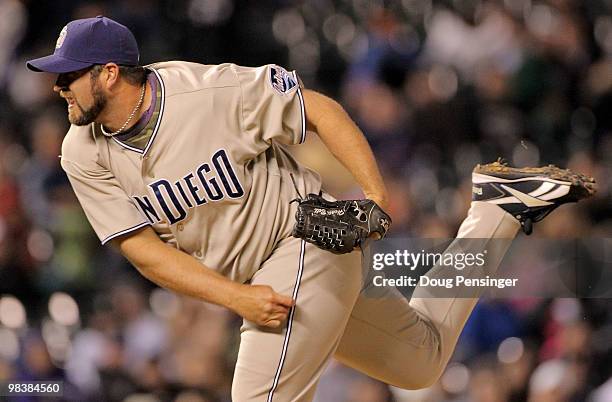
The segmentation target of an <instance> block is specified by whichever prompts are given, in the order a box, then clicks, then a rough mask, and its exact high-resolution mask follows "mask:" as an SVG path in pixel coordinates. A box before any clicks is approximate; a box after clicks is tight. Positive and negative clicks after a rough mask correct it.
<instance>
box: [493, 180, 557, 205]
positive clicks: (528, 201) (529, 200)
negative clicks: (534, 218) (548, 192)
mask: <svg viewBox="0 0 612 402" xmlns="http://www.w3.org/2000/svg"><path fill="white" fill-rule="evenodd" d="M501 188H503V189H504V190H506V191H507V192H509V193H510V194H512V195H513V196H515V197H516V198H518V199H519V201H521V202H522V203H523V204H525V205H527V206H528V207H545V206H547V205H551V204H552V202H548V201H542V200H540V199H538V198H535V197H532V196H530V195H529V194H525V193H523V192H521V191H518V190H516V189H514V188H512V187H508V186H506V185H503V184H501Z"/></svg>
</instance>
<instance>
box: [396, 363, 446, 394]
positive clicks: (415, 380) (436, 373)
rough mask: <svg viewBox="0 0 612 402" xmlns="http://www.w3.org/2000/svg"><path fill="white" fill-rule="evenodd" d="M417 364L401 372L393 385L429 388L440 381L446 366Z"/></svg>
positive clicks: (409, 387) (412, 388)
mask: <svg viewBox="0 0 612 402" xmlns="http://www.w3.org/2000/svg"><path fill="white" fill-rule="evenodd" d="M415 366H416V367H412V368H411V369H410V370H406V371H404V372H403V373H401V376H400V377H398V378H397V379H396V380H397V381H394V383H393V384H391V385H394V386H396V387H398V388H402V389H406V390H415V389H422V388H428V387H431V386H432V385H433V384H434V383H435V382H436V381H438V379H439V378H440V376H441V375H442V372H443V371H444V367H442V366H441V365H438V364H431V365H415Z"/></svg>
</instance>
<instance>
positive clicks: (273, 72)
mask: <svg viewBox="0 0 612 402" xmlns="http://www.w3.org/2000/svg"><path fill="white" fill-rule="evenodd" d="M270 84H271V85H272V88H274V89H276V90H277V91H278V92H280V93H281V94H286V93H287V92H289V91H291V89H293V88H294V87H296V86H297V84H298V83H297V80H296V79H295V77H294V76H293V75H292V74H291V73H289V72H287V70H285V69H284V68H282V67H279V66H271V67H270Z"/></svg>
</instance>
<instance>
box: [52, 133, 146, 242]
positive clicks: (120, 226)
mask: <svg viewBox="0 0 612 402" xmlns="http://www.w3.org/2000/svg"><path fill="white" fill-rule="evenodd" d="M65 142H66V141H64V147H63V149H62V159H61V164H62V168H63V169H64V171H65V172H66V174H67V175H68V179H69V180H70V184H71V185H72V189H73V190H74V192H75V194H76V196H77V198H78V200H79V202H80V204H81V207H82V208H83V210H84V211H85V215H86V216H87V219H88V220H89V223H90V224H91V226H92V227H93V229H94V231H95V232H96V234H97V236H98V238H99V239H100V241H101V242H102V244H106V243H107V242H108V241H110V240H112V239H114V238H115V237H118V236H121V235H124V234H127V233H130V232H132V231H135V230H137V229H140V228H142V227H145V226H147V225H149V224H150V223H149V222H148V221H147V220H146V219H145V218H144V217H143V216H142V214H141V213H140V211H139V210H138V209H137V207H136V206H135V205H134V203H133V201H132V200H131V199H130V198H129V197H128V196H127V194H126V193H125V191H124V190H123V189H122V188H121V187H120V186H119V183H118V181H117V179H116V178H115V177H114V175H113V174H112V173H111V172H110V171H108V170H106V169H105V168H104V167H102V166H100V165H98V164H97V163H96V162H95V161H93V160H92V161H85V162H84V161H75V160H72V159H71V158H70V157H67V156H66V146H65ZM75 159H76V158H75Z"/></svg>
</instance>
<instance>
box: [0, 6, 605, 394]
mask: <svg viewBox="0 0 612 402" xmlns="http://www.w3.org/2000/svg"><path fill="white" fill-rule="evenodd" d="M99 14H104V15H106V16H109V17H111V18H114V19H116V20H118V21H120V22H121V23H123V24H125V25H127V26H128V27H129V28H131V29H132V30H133V32H134V33H135V35H136V38H137V40H138V42H139V44H140V48H141V60H142V62H143V64H146V63H150V62H154V61H162V60H172V59H180V60H188V61H195V62H201V63H206V64H215V63H220V62H234V63H238V64H242V65H251V66H255V65H261V64H267V63H275V64H279V65H283V66H286V67H288V68H290V69H295V70H297V72H298V74H299V75H300V76H301V78H302V80H303V81H304V83H305V85H306V86H307V87H310V88H313V89H316V90H319V91H321V92H323V93H326V94H328V95H330V96H332V97H334V98H336V99H338V100H339V101H340V102H341V103H342V104H343V105H344V107H345V108H346V109H347V110H348V111H349V113H350V114H351V116H352V117H353V118H354V119H355V120H356V121H357V122H358V124H359V126H360V127H361V128H362V130H363V131H364V133H365V135H366V136H367V138H368V140H369V141H370V143H371V145H372V147H373V149H374V151H375V153H376V156H377V157H378V160H379V162H380V164H381V167H382V169H383V172H384V177H385V178H386V180H387V184H388V186H389V192H390V195H391V206H390V213H391V215H392V216H393V219H394V227H393V234H394V236H420V237H430V238H436V237H453V236H454V234H455V233H456V230H457V228H458V225H459V224H460V222H461V221H462V219H463V217H464V216H465V213H466V211H467V208H468V206H469V200H470V190H471V185H470V180H469V174H470V172H471V169H472V168H473V166H474V165H475V164H476V163H479V162H491V161H493V160H495V159H497V157H503V158H504V159H505V160H507V161H508V162H509V163H511V164H514V165H518V166H524V165H538V164H548V163H555V164H559V165H562V166H568V167H571V168H574V169H577V170H579V171H582V172H584V173H587V174H589V175H592V176H594V177H596V179H597V181H598V182H599V194H598V196H597V198H596V199H594V200H592V201H589V202H585V203H582V204H580V205H578V206H571V207H564V208H561V209H560V210H558V211H556V212H555V213H553V214H552V215H551V216H550V217H549V218H547V219H546V220H545V221H544V222H542V223H541V224H538V225H537V227H536V233H535V234H534V236H540V237H546V238H549V239H550V238H565V237H570V238H571V237H607V236H610V234H611V233H612V203H611V201H612V200H611V194H610V183H612V175H611V174H610V172H612V170H611V169H612V135H611V134H612V1H610V0H589V1H578V0H446V1H432V0H396V1H382V0H343V1H331V0H312V1H289V0H284V1H282V0H277V1H257V2H254V1H246V0H177V1H170V0H122V1H91V0H89V1H82V0H56V1H49V2H41V1H30V0H0V381H2V380H7V379H16V380H51V379H61V380H63V381H65V389H64V395H65V396H64V399H65V400H70V401H126V402H149V401H151V402H165V401H180V402H186V401H194V402H195V401H201V402H213V401H219V402H222V401H229V390H230V387H231V376H232V369H233V365H234V361H235V356H236V352H237V346H238V341H239V334H238V327H239V326H240V323H241V320H240V319H239V318H238V317H236V316H234V315H232V314H231V313H229V312H227V311H225V310H223V309H220V308H217V307H215V306H211V305H207V304H204V303H200V302H197V301H194V300H190V299H187V298H184V297H180V296H177V295H175V294H172V293H169V292H167V291H165V290H162V289H158V288H156V287H154V286H153V285H152V284H150V283H148V282H147V281H145V280H144V279H142V278H141V277H139V276H138V274H137V273H136V272H135V270H134V269H133V268H132V267H130V266H129V265H128V264H127V263H126V261H125V260H123V259H122V258H121V257H120V256H118V255H117V254H116V253H115V252H114V251H113V250H111V249H110V248H108V247H101V246H100V245H99V242H98V241H97V239H96V238H95V236H94V234H93V232H92V230H91V229H90V227H89V225H88V223H87V221H86V219H85V216H84V215H83V213H82V211H81V209H80V207H79V205H78V202H77V201H76V199H75V197H74V196H73V194H72V191H71V189H70V186H69V184H68V182H67V179H66V177H65V175H64V174H63V173H62V171H61V169H60V166H59V163H58V162H59V160H58V155H59V153H60V144H61V141H62V138H63V136H64V134H65V132H66V131H67V128H68V123H67V119H66V109H65V103H64V102H62V101H61V100H60V99H59V98H58V97H57V96H56V95H55V94H53V93H52V90H51V88H52V84H53V82H54V79H55V77H54V76H51V75H47V74H33V73H30V72H28V71H27V70H26V69H25V60H26V59H29V58H32V57H38V56H41V55H46V54H49V53H50V52H52V50H53V47H54V44H55V41H56V38H57V35H58V33H59V31H60V30H61V28H62V27H63V26H64V25H65V24H66V23H67V22H68V21H70V20H72V19H75V18H84V17H92V16H96V15H99ZM321 147H322V146H321V144H320V143H319V142H317V140H316V138H315V137H314V136H309V139H308V140H307V143H306V144H305V145H304V146H301V147H296V148H295V152H296V154H297V156H298V157H299V158H300V159H301V160H302V161H304V162H305V163H307V164H309V165H310V166H313V167H315V168H316V169H317V170H319V171H320V172H321V173H322V175H323V177H324V179H325V182H326V186H327V188H328V190H329V191H330V192H331V193H332V194H334V195H336V196H337V197H353V196H357V195H358V194H359V190H358V189H357V188H356V186H355V184H354V183H353V181H352V180H351V178H350V176H349V175H348V173H347V172H346V171H343V170H342V169H341V168H340V167H339V166H338V165H337V163H336V162H334V161H333V159H330V157H329V156H328V155H327V154H326V153H325V152H324V150H322V148H321ZM525 263H526V264H529V263H530V262H529V261H526V262H525ZM611 348H612V308H610V305H609V299H542V298H531V299H525V298H517V299H492V298H490V299H486V300H483V301H482V302H481V303H480V304H479V305H478V306H477V309H476V311H475V312H474V314H473V316H472V317H471V318H470V321H469V322H468V325H467V327H466V330H465V331H464V334H463V335H462V338H461V340H460V343H459V345H458V348H457V351H456V353H455V356H454V358H453V362H452V363H451V364H450V365H449V367H448V369H447V370H446V372H445V374H444V375H443V376H442V378H441V379H440V381H438V382H437V383H436V384H435V385H434V386H432V387H431V388H429V389H427V390H422V391H399V390H396V389H393V388H390V387H387V386H386V385H384V384H381V383H379V382H376V381H373V380H371V379H368V378H367V377H364V376H363V375H361V374H359V373H356V372H354V371H352V370H350V369H348V368H346V367H343V366H341V365H340V364H338V363H335V362H334V363H332V364H331V365H330V367H329V368H328V370H327V372H326V374H325V375H324V377H323V378H322V380H321V384H320V387H319V391H318V394H317V399H316V400H317V402H383V401H397V402H404V401H405V402H444V401H447V402H450V401H457V402H459V401H465V402H519V401H530V402H580V401H587V402H609V401H612V377H611V376H612V350H611ZM304 358H305V359H307V358H308V356H304ZM406 364H411V362H406ZM15 400H18V401H30V400H32V401H34V400H44V399H41V398H33V397H32V398H28V397H23V398H19V399H15Z"/></svg>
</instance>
